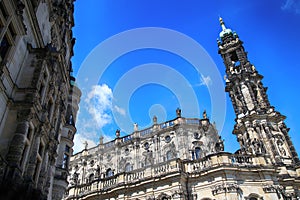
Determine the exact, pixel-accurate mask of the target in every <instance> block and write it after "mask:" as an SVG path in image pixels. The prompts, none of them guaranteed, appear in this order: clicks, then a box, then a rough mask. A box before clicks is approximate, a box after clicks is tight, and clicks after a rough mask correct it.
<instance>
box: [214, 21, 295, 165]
mask: <svg viewBox="0 0 300 200" xmlns="http://www.w3.org/2000/svg"><path fill="white" fill-rule="evenodd" d="M219 20H220V25H221V27H222V31H221V33H220V40H218V46H219V54H220V55H221V56H222V59H223V61H224V64H225V67H226V75H227V77H225V81H226V88H225V91H226V92H228V93H229V96H230V98H231V101H232V104H233V108H234V111H235V114H236V119H235V121H236V124H235V126H234V130H233V134H235V135H236V136H237V140H238V142H239V144H240V147H241V149H240V152H241V153H243V154H252V155H265V156H267V157H268V156H269V157H270V159H271V161H272V163H276V164H287V165H290V164H291V165H293V164H296V163H297V162H299V158H298V155H297V153H296V151H295V148H294V146H293V144H292V142H291V139H290V137H289V135H288V131H289V128H287V127H286V125H285V123H284V120H285V116H283V115H282V114H280V113H279V112H277V111H275V108H274V107H273V106H272V105H271V104H270V102H269V99H268V96H267V94H266V91H267V87H264V85H263V83H262V79H263V76H262V75H261V74H259V73H258V71H257V70H256V68H255V67H254V65H253V64H251V62H250V61H249V60H248V58H247V52H246V51H245V49H244V46H243V42H242V41H241V40H240V39H239V37H238V35H237V34H236V33H235V32H233V31H232V30H231V29H228V28H226V27H225V23H224V21H223V19H222V18H220V19H219Z"/></svg>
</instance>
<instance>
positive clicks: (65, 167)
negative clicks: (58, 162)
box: [62, 153, 69, 169]
mask: <svg viewBox="0 0 300 200" xmlns="http://www.w3.org/2000/svg"><path fill="white" fill-rule="evenodd" d="M68 165H69V155H68V154H66V153H65V154H64V159H63V163H62V168H64V169H67V168H68Z"/></svg>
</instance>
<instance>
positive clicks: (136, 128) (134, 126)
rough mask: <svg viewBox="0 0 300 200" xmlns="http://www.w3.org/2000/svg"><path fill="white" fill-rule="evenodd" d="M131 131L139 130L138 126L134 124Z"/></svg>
mask: <svg viewBox="0 0 300 200" xmlns="http://www.w3.org/2000/svg"><path fill="white" fill-rule="evenodd" d="M133 130H134V132H136V131H138V130H139V126H138V124H137V123H134V124H133Z"/></svg>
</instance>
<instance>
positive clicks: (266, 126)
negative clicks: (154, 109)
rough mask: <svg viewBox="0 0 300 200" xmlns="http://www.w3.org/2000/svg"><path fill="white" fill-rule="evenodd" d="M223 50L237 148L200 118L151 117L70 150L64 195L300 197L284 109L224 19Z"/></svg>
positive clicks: (150, 199) (92, 199)
mask: <svg viewBox="0 0 300 200" xmlns="http://www.w3.org/2000/svg"><path fill="white" fill-rule="evenodd" d="M220 25H221V27H222V31H221V33H220V35H219V36H220V37H219V40H218V43H217V44H218V53H219V54H220V55H221V57H222V59H223V61H224V64H225V71H226V77H225V82H226V87H225V91H226V92H227V93H228V94H229V96H230V98H231V101H232V104H233V108H234V111H235V114H236V119H235V122H236V123H235V126H234V127H233V134H234V135H236V137H237V141H238V142H239V144H240V149H239V150H237V151H236V152H235V153H228V152H224V144H223V140H222V138H221V136H220V135H219V134H218V132H217V130H216V127H215V125H214V124H213V123H211V121H210V120H209V119H208V118H207V116H206V113H205V112H204V113H203V117H202V118H201V119H197V118H185V117H184V116H182V115H181V110H180V109H177V110H176V116H177V117H176V118H175V119H172V120H169V121H166V122H164V123H157V118H156V117H155V116H154V117H153V124H152V126H151V127H148V128H146V129H143V130H139V129H138V126H137V124H135V125H134V131H133V132H132V133H131V134H129V135H127V136H124V137H121V136H120V131H119V130H117V131H116V135H115V139H114V140H112V141H109V142H106V143H104V142H103V138H100V144H99V145H97V146H96V147H93V148H90V149H88V148H87V146H86V148H85V149H84V150H82V151H81V152H79V153H77V154H75V155H73V156H72V157H71V161H70V165H69V170H70V171H69V172H70V173H69V177H68V182H69V186H68V189H67V192H66V194H65V196H64V199H66V200H71V199H86V200H96V199H102V200H117V199H118V200H119V199H124V200H125V199H132V200H138V199H140V200H144V199H145V200H154V199H155V200H171V199H178V200H179V199H182V200H183V199H184V200H225V199H226V200H276V199H278V200H279V199H280V200H281V199H284V200H287V199H289V200H292V199H299V198H300V192H299V189H300V179H299V176H300V168H299V158H298V155H297V153H296V151H295V148H294V146H293V144H292V141H291V139H290V137H289V135H288V131H289V128H287V127H286V125H285V122H284V120H285V116H283V115H281V114H280V113H279V112H278V111H276V110H275V108H274V107H273V106H272V105H271V104H270V102H269V100H268V96H267V94H266V90H267V88H266V87H265V86H264V85H263V83H262V78H263V76H262V75H261V74H259V72H258V71H257V70H256V68H255V67H254V65H253V64H252V63H251V62H250V61H249V60H248V58H247V53H246V51H245V49H244V46H243V42H242V40H241V39H240V38H239V36H238V35H237V33H235V32H233V31H232V30H231V29H228V28H226V27H225V24H224V22H223V20H222V18H220Z"/></svg>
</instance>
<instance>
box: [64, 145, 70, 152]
mask: <svg viewBox="0 0 300 200" xmlns="http://www.w3.org/2000/svg"><path fill="white" fill-rule="evenodd" d="M65 152H67V153H70V147H69V146H68V145H66V148H65Z"/></svg>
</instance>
